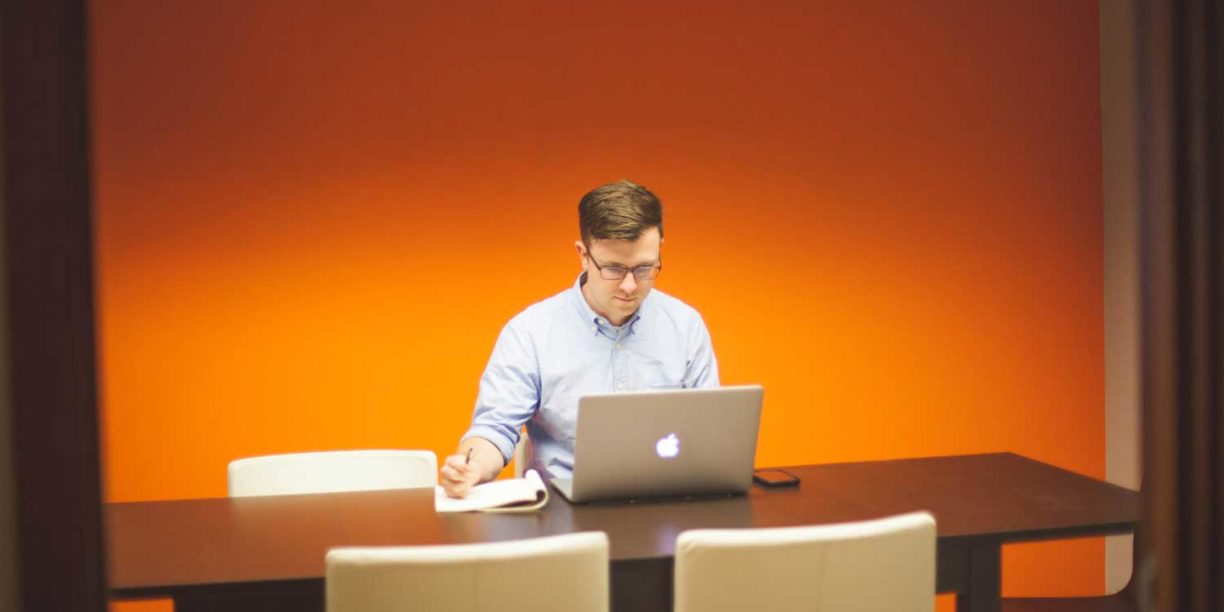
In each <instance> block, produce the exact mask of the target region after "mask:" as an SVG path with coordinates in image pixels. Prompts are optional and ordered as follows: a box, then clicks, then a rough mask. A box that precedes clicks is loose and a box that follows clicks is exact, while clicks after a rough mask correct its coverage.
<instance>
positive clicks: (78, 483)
mask: <svg viewBox="0 0 1224 612" xmlns="http://www.w3.org/2000/svg"><path fill="white" fill-rule="evenodd" d="M0 11H2V14H0V28H2V31H0V45H2V46H0V65H2V85H3V87H2V89H0V91H2V92H3V93H2V94H0V95H3V115H2V116H3V120H2V121H3V133H4V158H3V159H4V170H3V172H4V181H3V183H4V196H3V203H4V210H3V215H4V229H5V232H6V234H5V237H4V248H5V256H4V266H5V271H4V272H5V276H6V281H7V283H6V285H5V288H4V293H5V299H6V300H7V309H8V311H7V316H6V317H5V319H4V324H5V325H6V327H7V340H8V342H7V347H6V349H7V354H8V360H7V367H8V371H7V373H6V374H7V375H8V379H9V382H10V385H9V388H8V389H7V391H8V400H9V402H10V406H11V410H12V414H11V417H12V439H13V461H14V466H15V472H16V478H15V484H16V492H17V496H16V505H17V513H16V514H17V527H18V538H17V539H18V542H17V547H18V551H17V558H18V563H19V565H18V576H19V578H18V579H19V586H20V598H21V601H22V602H24V603H25V605H26V607H27V609H30V610H34V609H37V610H50V611H56V610H103V609H105V606H106V588H105V582H106V581H105V576H104V565H103V542H102V514H101V486H100V470H99V460H98V423H97V420H98V417H97V395H96V379H95V376H96V373H95V363H94V361H95V344H94V299H93V245H92V235H91V234H92V226H91V215H90V206H91V202H90V198H91V192H90V172H89V144H88V136H89V127H88V116H89V113H88V98H87V75H86V56H85V53H86V44H85V24H86V21H85V7H84V4H83V2H82V1H81V0H28V1H16V0H12V1H9V0H6V1H5V2H4V3H3V5H2V8H0Z"/></svg>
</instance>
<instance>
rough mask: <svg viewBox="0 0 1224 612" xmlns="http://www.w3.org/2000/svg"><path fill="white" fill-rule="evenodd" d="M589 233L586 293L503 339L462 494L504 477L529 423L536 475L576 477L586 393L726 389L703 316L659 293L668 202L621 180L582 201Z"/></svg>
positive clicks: (449, 478)
mask: <svg viewBox="0 0 1224 612" xmlns="http://www.w3.org/2000/svg"><path fill="white" fill-rule="evenodd" d="M578 225H579V229H580V232H581V239H580V240H578V241H576V242H575V243H574V246H575V248H576V249H577V251H578V259H579V261H580V262H581V265H582V273H581V274H580V275H579V276H578V280H577V281H576V282H575V283H574V286H573V287H572V288H570V289H568V290H566V291H563V292H561V293H559V294H557V295H555V296H553V297H551V298H548V299H546V300H544V301H542V302H539V303H537V304H534V305H532V306H531V307H529V308H527V309H526V310H524V311H523V312H521V313H519V314H518V315H517V316H515V317H514V318H513V319H511V320H510V322H509V323H507V324H506V326H505V328H503V329H502V332H501V336H500V337H498V339H497V344H496V345H495V346H494V348H493V355H492V357H490V358H489V364H488V366H487V367H486V368H485V372H484V376H482V377H481V379H480V392H479V396H478V397H477V399H476V410H475V413H474V415H473V416H472V426H471V428H470V429H468V431H467V433H466V434H464V436H463V438H462V440H461V441H460V443H459V451H458V452H457V453H456V454H455V455H452V456H450V457H448V458H447V459H446V461H445V462H444V463H443V465H442V469H441V482H442V486H443V488H445V490H446V492H447V494H448V495H450V496H451V497H463V496H465V495H467V492H468V490H469V489H470V488H471V487H472V486H473V485H476V484H478V483H480V482H484V481H487V480H492V479H494V478H496V476H497V474H498V472H500V471H501V470H502V468H504V467H505V466H506V464H507V463H508V462H509V461H510V457H511V455H512V454H513V452H514V446H515V444H516V443H517V442H518V438H519V431H520V428H521V426H522V425H523V424H524V423H526V424H527V432H528V434H529V435H530V437H531V441H532V450H533V458H532V462H531V463H532V467H534V468H535V469H537V470H541V471H542V472H543V474H542V475H544V476H545V477H554V478H556V477H561V478H564V477H569V476H570V474H571V472H572V469H573V464H574V434H575V428H576V423H577V414H578V398H580V397H582V396H584V395H591V394H596V393H612V392H619V391H639V390H651V389H676V388H692V387H717V386H718V364H717V362H716V361H715V359H714V351H713V349H712V348H711V346H710V334H709V332H708V331H707V330H706V326H705V322H703V321H702V320H701V315H699V314H698V313H697V311H696V310H694V309H693V308H691V307H690V306H688V305H686V304H684V303H683V302H681V301H680V300H677V299H676V298H673V297H671V296H669V295H666V294H664V293H663V292H661V291H654V290H653V289H654V282H655V279H656V277H657V276H658V275H659V272H660V270H662V267H663V261H662V259H661V257H660V247H662V245H663V207H662V204H661V203H660V202H659V199H658V198H656V197H655V195H654V194H653V193H651V192H650V191H649V190H648V189H646V188H645V187H642V186H641V185H636V184H634V183H631V182H629V181H618V182H615V183H609V184H607V185H603V186H601V187H597V188H595V189H594V190H592V191H591V192H590V193H587V194H586V195H585V196H583V197H582V200H581V201H580V202H579V204H578Z"/></svg>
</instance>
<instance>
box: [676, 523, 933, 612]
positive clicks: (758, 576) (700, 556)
mask: <svg viewBox="0 0 1224 612" xmlns="http://www.w3.org/2000/svg"><path fill="white" fill-rule="evenodd" d="M675 580H676V583H675V597H676V600H675V603H676V606H675V610H676V612H693V611H697V610H700V611H702V612H718V611H722V610H751V609H757V610H771V611H772V610H778V611H789V610H807V611H829V612H833V611H836V612H931V611H932V610H934V609H935V519H934V518H933V517H931V515H930V514H927V513H925V512H915V513H911V514H903V515H900V516H895V517H890V518H884V519H879V520H874V521H863V522H857V523H842V524H836V525H815V526H803V527H778V528H758V529H697V530H692V531H686V532H684V533H681V534H680V537H679V538H678V539H677V541H676V566H675Z"/></svg>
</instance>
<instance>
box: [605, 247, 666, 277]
mask: <svg viewBox="0 0 1224 612" xmlns="http://www.w3.org/2000/svg"><path fill="white" fill-rule="evenodd" d="M587 259H589V260H591V263H592V264H595V269H596V270H599V277H600V278H602V279H604V280H610V281H618V280H624V278H625V277H626V276H629V273H630V272H632V273H633V279H634V280H637V281H648V280H654V278H655V277H656V276H658V275H659V272H660V271H661V270H663V259H662V258H660V259H659V261H656V262H654V263H652V264H645V265H641V266H638V267H636V268H626V267H625V266H622V265H620V264H614V263H613V264H608V265H606V266H601V265H599V262H598V261H595V258H594V257H591V254H590V253H587Z"/></svg>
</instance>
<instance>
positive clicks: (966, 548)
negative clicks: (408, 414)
mask: <svg viewBox="0 0 1224 612" xmlns="http://www.w3.org/2000/svg"><path fill="white" fill-rule="evenodd" d="M786 469H787V470H789V471H791V472H793V473H795V474H797V475H799V476H800V478H802V481H803V482H802V484H801V485H800V486H799V487H798V488H793V489H763V488H759V487H754V488H753V490H752V491H751V493H749V494H748V495H747V496H743V497H736V498H730V499H719V500H713V501H682V502H671V503H643V504H620V505H585V506H583V505H579V506H575V505H571V504H569V503H567V502H565V501H564V500H563V499H562V498H561V496H559V495H553V500H552V501H551V502H549V504H548V506H546V507H545V508H544V509H543V510H541V511H540V512H538V513H532V514H521V515H510V514H448V515H439V514H436V513H435V512H434V510H433V492H432V491H431V490H428V489H415V490H413V489H408V490H398V491H371V492H361V493H328V494H319V495H287V496H278V497H247V498H235V499H194V500H175V501H162V502H138V503H119V504H108V505H107V506H106V519H107V544H108V564H109V565H108V568H109V574H108V575H109V577H110V588H111V594H112V595H113V596H114V597H116V598H150V597H172V598H174V599H175V603H176V611H177V612H192V611H194V610H214V609H215V610H241V609H272V608H274V607H275V609H278V610H283V609H303V610H321V609H322V607H323V572H324V564H323V558H324V554H325V553H326V552H327V549H328V548H331V547H333V546H365V545H405V544H457V543H469V542H490V541H498V540H513V539H520V538H527V537H535V536H542V535H552V534H559V533H570V532H574V531H588V530H591V531H603V532H605V533H607V534H608V539H609V541H610V542H611V550H610V557H611V566H612V567H611V588H612V607H613V609H614V610H669V609H670V607H671V594H672V588H671V581H672V555H673V551H674V546H675V543H676V536H678V535H679V534H680V532H682V531H684V530H686V529H694V528H698V527H778V526H788V525H807V524H818V523H833V522H842V521H855V520H863V519H871V518H878V517H882V516H887V515H890V514H899V513H902V512H909V511H913V510H927V511H930V512H931V513H932V514H934V516H935V520H936V525H937V529H938V534H939V535H938V538H939V540H938V553H937V565H938V569H937V577H936V582H937V585H936V589H937V590H938V591H939V592H941V593H947V592H955V593H957V609H958V610H960V611H972V612H994V611H997V610H998V609H999V590H1000V561H999V559H1000V547H1001V546H1002V545H1003V544H1004V543H1008V542H1022V541H1031V540H1048V539H1060V538H1068V537H1081V536H1090V535H1100V534H1109V533H1121V532H1127V531H1130V530H1132V529H1133V528H1134V525H1135V521H1136V519H1137V517H1138V511H1139V496H1138V494H1137V493H1135V492H1134V491H1131V490H1129V489H1125V488H1122V487H1118V486H1114V485H1111V484H1108V483H1105V482H1102V481H1099V480H1096V479H1093V478H1089V477H1086V476H1081V475H1079V474H1076V473H1073V472H1069V471H1066V470H1063V469H1060V468H1056V467H1054V466H1051V465H1047V464H1044V463H1040V462H1037V461H1033V460H1031V459H1027V458H1025V457H1021V456H1019V455H1014V454H1011V453H1000V454H989V455H966V456H955V457H932V458H922V459H898V460H891V461H872V462H861V463H840V464H829V465H812V466H797V467H787V468H786Z"/></svg>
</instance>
